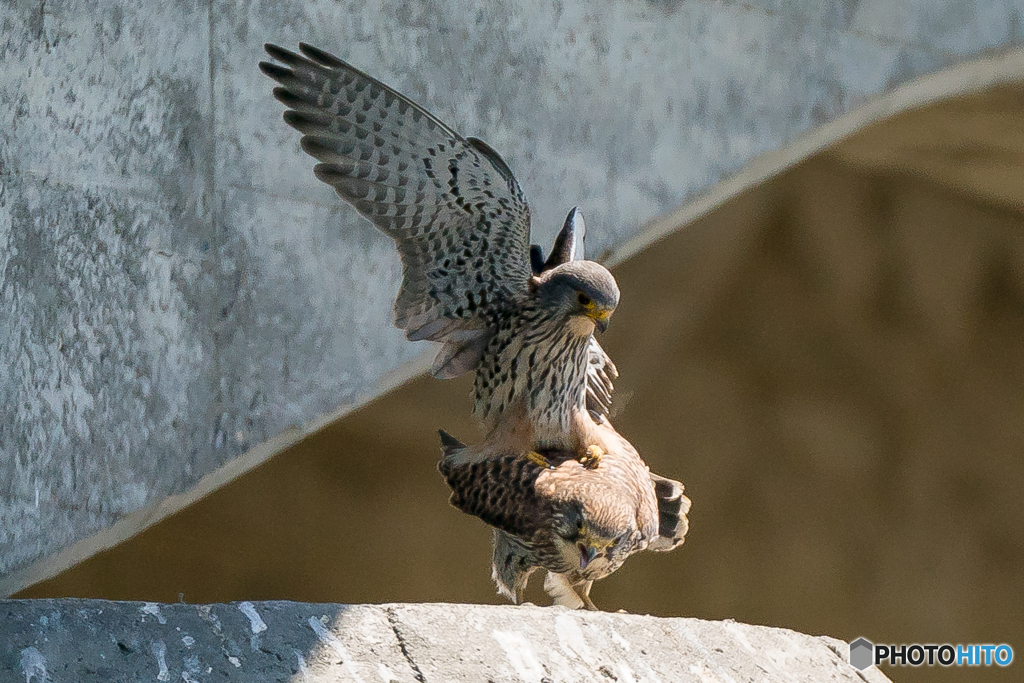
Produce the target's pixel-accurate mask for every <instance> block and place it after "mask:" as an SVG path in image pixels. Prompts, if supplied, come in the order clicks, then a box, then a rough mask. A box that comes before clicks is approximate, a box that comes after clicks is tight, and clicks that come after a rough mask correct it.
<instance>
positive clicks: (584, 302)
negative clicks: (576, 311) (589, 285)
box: [576, 292, 590, 306]
mask: <svg viewBox="0 0 1024 683" xmlns="http://www.w3.org/2000/svg"><path fill="white" fill-rule="evenodd" d="M576 299H577V300H578V301H579V302H580V305H581V306H589V305H590V297H589V296H587V295H586V294H584V293H583V292H580V293H579V294H577V295H576Z"/></svg>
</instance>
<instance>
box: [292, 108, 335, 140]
mask: <svg viewBox="0 0 1024 683" xmlns="http://www.w3.org/2000/svg"><path fill="white" fill-rule="evenodd" d="M286 104H287V103H286ZM284 122H285V123H287V124H288V125H289V126H291V127H292V128H294V129H295V130H297V131H299V132H300V133H320V132H323V131H324V130H326V129H327V128H328V127H329V126H330V125H331V120H330V117H329V116H327V115H325V114H320V113H312V112H302V111H286V112H285V113H284Z"/></svg>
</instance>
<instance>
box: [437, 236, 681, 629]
mask: <svg viewBox="0 0 1024 683" xmlns="http://www.w3.org/2000/svg"><path fill="white" fill-rule="evenodd" d="M571 227H576V228H577V230H576V231H575V233H574V231H573V230H572V229H571ZM579 227H580V226H579V225H576V226H569V225H568V224H567V226H566V227H565V228H563V230H562V232H561V233H559V236H558V240H557V241H556V243H555V249H554V250H553V251H552V255H551V257H550V259H548V261H546V262H545V261H543V259H540V260H538V258H537V256H536V255H537V254H539V253H540V248H539V247H536V246H534V247H533V248H532V251H533V253H534V270H535V272H540V273H542V272H543V271H544V270H545V269H549V268H552V267H555V266H556V265H558V263H559V262H560V260H561V259H566V258H574V257H579V258H582V252H581V250H582V240H583V233H582V230H579V229H578V228H579ZM567 242H569V243H571V242H575V243H576V244H578V245H579V246H578V247H577V248H575V249H566V250H563V249H562V247H563V246H564V245H565V244H566V243H567ZM588 371H589V375H588V391H589V389H590V387H593V388H594V389H595V390H594V391H591V392H590V393H589V394H588V396H587V403H588V406H589V411H588V412H589V415H590V418H591V424H592V426H591V427H590V428H589V429H588V430H587V433H586V436H585V440H586V442H587V443H589V444H591V446H590V447H589V448H590V449H591V450H590V451H589V452H588V453H587V455H586V456H585V457H583V458H577V457H575V456H574V454H573V453H571V452H565V451H557V450H540V451H537V450H534V451H526V452H523V451H522V450H517V449H522V448H523V447H524V446H523V442H522V441H521V440H518V439H516V438H515V436H514V435H510V434H507V433H498V434H497V435H495V436H492V437H491V438H488V439H486V440H485V441H484V442H483V443H482V444H480V445H477V446H466V445H465V444H463V443H462V442H460V441H459V440H458V439H456V438H455V437H453V436H451V435H450V434H448V433H446V432H444V431H441V450H442V458H441V462H440V463H439V464H438V470H440V472H441V475H442V476H443V477H444V478H445V481H446V482H447V483H448V486H449V488H451V490H452V495H451V503H452V505H454V506H455V507H457V508H458V509H460V510H462V511H463V512H465V513H468V514H471V515H475V516H476V517H479V518H480V519H482V520H483V521H484V522H486V523H487V524H489V525H491V526H492V527H494V548H493V556H492V560H491V577H492V578H493V579H494V583H495V585H496V586H497V587H498V592H499V593H501V594H502V595H504V596H506V597H507V598H509V599H510V600H512V601H513V602H519V601H520V600H521V599H522V594H523V590H524V589H525V588H526V583H527V581H528V580H529V578H530V575H531V574H532V573H533V572H534V571H536V570H537V569H541V568H542V569H546V570H547V576H546V577H545V580H544V588H545V590H546V591H547V592H548V594H549V595H551V596H552V597H553V598H554V601H555V604H559V605H564V606H566V607H570V608H573V609H578V608H580V607H586V608H588V609H596V607H595V606H594V603H593V602H592V601H591V600H590V589H591V586H592V585H593V583H594V581H596V580H598V579H602V578H604V577H605V576H608V575H609V574H611V573H612V572H614V571H615V570H616V569H618V568H619V567H620V566H621V565H622V563H623V562H625V560H626V558H627V557H629V556H630V555H632V554H633V553H635V552H638V551H641V550H645V549H646V550H656V551H668V550H672V549H674V548H676V547H677V546H679V545H681V544H682V542H683V540H684V538H685V536H686V532H687V529H688V522H687V518H686V514H687V512H689V509H690V500H689V498H687V497H686V496H684V495H683V485H682V484H680V483H679V482H677V481H673V480H671V479H666V478H665V477H661V476H658V475H656V474H652V473H651V472H650V470H649V469H648V468H647V465H646V464H645V463H644V461H643V460H642V459H641V458H640V455H639V454H638V453H637V451H636V449H635V448H633V446H632V444H630V443H629V442H628V441H627V440H626V439H624V438H623V437H622V436H621V435H620V434H619V433H618V432H616V431H615V429H614V428H613V427H612V426H611V423H610V422H609V420H608V416H607V412H608V407H609V405H610V400H611V391H612V385H611V379H612V378H614V377H615V376H617V374H618V373H617V372H616V370H615V366H614V364H612V362H611V359H610V358H608V356H607V355H606V354H605V353H604V351H603V350H602V349H601V347H600V346H598V345H597V344H596V342H595V343H593V344H592V345H591V348H590V356H589V362H588Z"/></svg>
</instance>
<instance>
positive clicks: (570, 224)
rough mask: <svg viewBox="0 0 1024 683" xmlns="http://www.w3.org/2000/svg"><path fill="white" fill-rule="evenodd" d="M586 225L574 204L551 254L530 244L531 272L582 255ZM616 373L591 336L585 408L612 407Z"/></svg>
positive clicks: (579, 258)
mask: <svg viewBox="0 0 1024 683" xmlns="http://www.w3.org/2000/svg"><path fill="white" fill-rule="evenodd" d="M586 235H587V225H586V223H585V222H584V221H583V214H582V213H580V210H579V207H575V206H574V207H573V208H572V210H571V211H569V215H568V216H566V218H565V223H564V224H563V225H562V229H561V230H560V231H559V232H558V235H557V236H556V237H555V244H554V246H552V247H551V254H550V255H549V256H548V258H547V260H544V250H543V249H542V248H541V247H540V246H538V245H536V244H533V245H531V246H530V265H531V267H532V269H533V274H534V275H540V274H541V273H543V272H544V271H546V270H549V269H551V268H554V267H555V266H558V265H560V264H562V263H568V262H569V261H582V260H583V259H584V258H585V256H584V245H583V243H584V239H585V238H586ZM618 376H619V371H618V370H617V369H616V368H615V363H613V362H612V359H611V358H609V357H608V354H607V353H605V350H604V349H603V348H601V345H600V344H598V343H597V339H595V338H594V337H591V338H590V347H589V348H588V350H587V410H590V411H592V412H594V413H597V414H598V415H604V416H607V415H608V413H609V412H610V411H611V407H612V392H613V391H614V390H615V386H614V384H613V382H614V380H615V379H616V378H617V377H618Z"/></svg>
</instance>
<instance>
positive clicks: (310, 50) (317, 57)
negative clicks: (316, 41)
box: [299, 43, 348, 68]
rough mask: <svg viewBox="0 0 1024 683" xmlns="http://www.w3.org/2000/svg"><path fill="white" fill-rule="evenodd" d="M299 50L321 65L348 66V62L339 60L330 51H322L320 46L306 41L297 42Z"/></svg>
mask: <svg viewBox="0 0 1024 683" xmlns="http://www.w3.org/2000/svg"><path fill="white" fill-rule="evenodd" d="M299 51H300V52H302V54H304V55H306V56H307V57H309V58H310V59H312V60H313V61H314V62H316V63H317V64H320V65H321V66H328V67H332V68H338V67H347V66H348V64H346V63H345V62H343V61H341V60H340V59H338V58H337V57H335V56H334V55H332V54H331V53H330V52H324V51H323V50H321V49H320V48H317V47H313V46H312V45H310V44H308V43H299Z"/></svg>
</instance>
